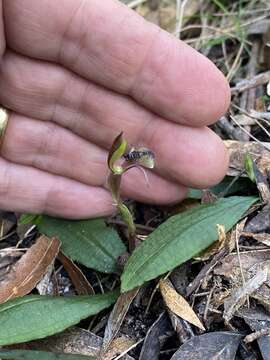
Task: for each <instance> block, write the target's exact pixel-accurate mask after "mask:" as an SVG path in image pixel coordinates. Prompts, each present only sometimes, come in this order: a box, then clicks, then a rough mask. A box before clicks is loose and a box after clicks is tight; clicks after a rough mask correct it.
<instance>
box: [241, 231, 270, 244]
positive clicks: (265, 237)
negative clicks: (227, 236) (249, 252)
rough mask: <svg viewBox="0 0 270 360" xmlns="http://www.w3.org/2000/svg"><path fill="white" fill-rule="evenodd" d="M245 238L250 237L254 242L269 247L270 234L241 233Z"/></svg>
mask: <svg viewBox="0 0 270 360" xmlns="http://www.w3.org/2000/svg"><path fill="white" fill-rule="evenodd" d="M242 235H243V236H245V237H251V238H252V239H254V240H257V241H258V242H261V243H262V244H264V245H267V246H270V234H268V233H259V234H256V233H252V232H246V231H244V232H243V233H242Z"/></svg>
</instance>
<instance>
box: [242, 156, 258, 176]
mask: <svg viewBox="0 0 270 360" xmlns="http://www.w3.org/2000/svg"><path fill="white" fill-rule="evenodd" d="M244 165H245V170H246V173H247V175H248V177H249V178H250V180H251V181H252V182H254V183H256V176H255V174H254V169H253V160H252V157H251V156H250V154H249V153H246V154H245V159H244Z"/></svg>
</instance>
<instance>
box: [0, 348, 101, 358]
mask: <svg viewBox="0 0 270 360" xmlns="http://www.w3.org/2000/svg"><path fill="white" fill-rule="evenodd" d="M0 358H1V359H3V360H5V359H12V360H37V359H38V360H94V358H93V357H92V356H84V355H73V354H58V353H57V354H56V353H52V352H47V351H31V350H0Z"/></svg>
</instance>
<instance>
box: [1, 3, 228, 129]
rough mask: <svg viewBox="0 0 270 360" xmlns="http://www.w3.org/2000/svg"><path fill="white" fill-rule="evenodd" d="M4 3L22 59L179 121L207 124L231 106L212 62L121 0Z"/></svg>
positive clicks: (9, 32) (10, 37)
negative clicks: (57, 66) (49, 64)
mask: <svg viewBox="0 0 270 360" xmlns="http://www.w3.org/2000/svg"><path fill="white" fill-rule="evenodd" d="M3 4H4V16H5V25H6V34H7V41H8V45H9V47H12V48H13V49H15V50H16V51H18V52H20V53H22V54H24V55H28V56H31V57H34V58H38V59H43V60H48V61H53V62H59V63H61V64H62V65H63V66H65V67H67V68H69V69H71V70H72V71H74V72H76V73H77V74H79V75H81V76H82V77H84V78H86V79H88V80H90V81H93V82H95V83H97V84H100V85H102V86H105V87H108V88H110V89H112V90H115V91H117V92H119V93H123V94H126V95H130V96H131V97H133V98H134V99H135V100H136V101H137V102H139V103H140V104H142V105H143V106H145V107H147V108H148V109H150V110H152V111H153V112H155V113H157V114H159V115H161V116H163V117H165V118H167V119H170V120H172V121H176V122H178V123H182V124H188V125H191V126H202V125H207V124H210V123H212V122H214V121H215V120H216V119H217V118H218V117H220V116H221V115H222V114H223V113H224V112H225V111H226V109H227V107H228V104H229V99H230V94H229V88H228V84H227V82H226V80H225V79H224V77H223V75H222V74H221V72H220V71H219V70H218V69H217V68H216V67H215V66H214V64H212V63H211V62H210V61H209V60H208V59H207V58H205V57H204V56H203V55H201V54H199V53H198V52H197V51H195V50H194V49H192V48H191V47H189V46H187V45H186V44H185V43H183V42H182V41H179V40H177V39H175V38H174V37H172V36H171V35H170V34H168V33H167V32H165V31H163V30H161V29H159V28H158V27H157V26H155V25H153V24H150V23H148V22H146V21H145V20H144V19H143V18H141V17H140V16H138V15H137V14H136V13H135V12H133V11H131V10H130V9H128V8H127V7H126V6H124V5H122V4H121V3H120V2H118V1H115V0H107V1H100V0H91V1H83V0H80V1H78V0H65V2H64V6H63V2H61V1H55V0H47V1H41V2H40V1H36V0H24V2H23V6H22V2H21V1H20V0H4V1H3ZM44 15H46V16H44ZM14 19H16V21H14Z"/></svg>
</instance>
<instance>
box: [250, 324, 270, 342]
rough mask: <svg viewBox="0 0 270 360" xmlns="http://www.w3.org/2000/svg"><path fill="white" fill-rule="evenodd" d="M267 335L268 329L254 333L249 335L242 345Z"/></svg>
mask: <svg viewBox="0 0 270 360" xmlns="http://www.w3.org/2000/svg"><path fill="white" fill-rule="evenodd" d="M269 334H270V327H267V328H265V329H261V330H258V331H255V332H254V333H252V334H249V335H247V336H246V337H245V338H244V343H246V344H248V343H250V342H252V341H254V340H257V339H259V338H260V337H262V336H265V335H269Z"/></svg>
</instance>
